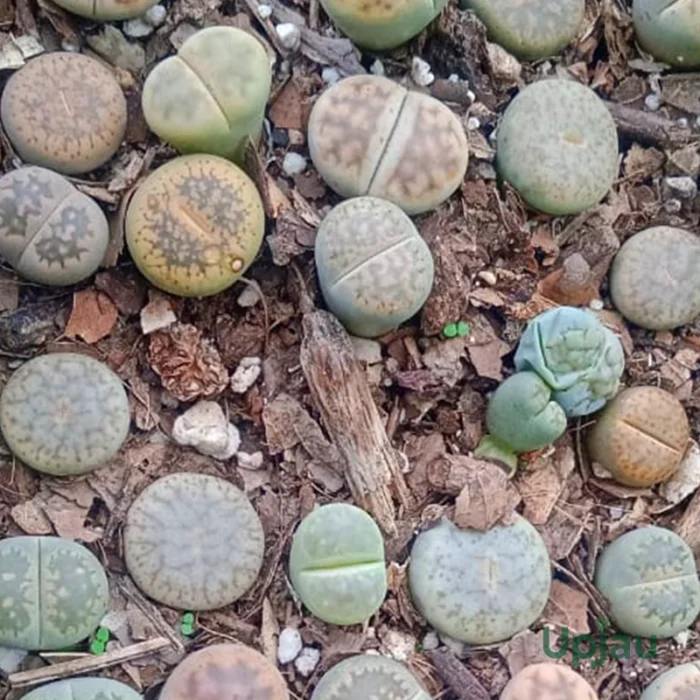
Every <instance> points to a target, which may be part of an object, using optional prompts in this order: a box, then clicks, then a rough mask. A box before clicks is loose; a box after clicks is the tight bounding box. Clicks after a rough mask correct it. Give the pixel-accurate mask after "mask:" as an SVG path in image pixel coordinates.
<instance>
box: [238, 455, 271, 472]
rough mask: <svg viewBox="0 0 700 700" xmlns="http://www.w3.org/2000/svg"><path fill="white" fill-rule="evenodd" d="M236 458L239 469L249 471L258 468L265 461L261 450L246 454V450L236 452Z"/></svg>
mask: <svg viewBox="0 0 700 700" xmlns="http://www.w3.org/2000/svg"><path fill="white" fill-rule="evenodd" d="M236 459H237V460H238V466H239V467H241V469H250V470H251V471H256V470H257V469H260V467H262V465H263V463H264V461H265V459H264V457H263V453H262V452H253V454H248V453H247V452H237V453H236Z"/></svg>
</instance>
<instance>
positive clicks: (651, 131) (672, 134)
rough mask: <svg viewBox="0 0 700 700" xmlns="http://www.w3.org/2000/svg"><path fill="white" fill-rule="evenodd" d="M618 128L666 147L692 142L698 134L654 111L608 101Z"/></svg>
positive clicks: (624, 132) (607, 103)
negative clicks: (644, 110)
mask: <svg viewBox="0 0 700 700" xmlns="http://www.w3.org/2000/svg"><path fill="white" fill-rule="evenodd" d="M605 106H606V107H607V108H608V110H609V111H610V114H612V116H613V119H614V120H615V124H617V128H618V129H619V130H620V131H621V132H622V133H623V134H626V135H627V136H631V137H632V138H635V139H639V140H640V141H645V142H651V143H655V144H657V145H660V146H664V147H666V148H668V147H673V146H682V145H683V144H686V143H690V141H692V140H693V139H694V138H697V135H696V134H693V132H692V130H691V129H689V128H688V127H683V126H679V125H678V124H677V123H676V122H674V121H671V120H670V119H666V118H665V117H662V116H660V115H658V114H654V113H652V112H643V111H642V110H640V109H635V108H634V107H627V106H626V105H621V104H617V103H615V102H606V103H605Z"/></svg>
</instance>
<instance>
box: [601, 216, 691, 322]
mask: <svg viewBox="0 0 700 700" xmlns="http://www.w3.org/2000/svg"><path fill="white" fill-rule="evenodd" d="M698 269H700V238H698V236H696V235H694V234H692V233H690V232H689V231H684V230H683V229H679V228H673V227H671V226H654V227H652V228H648V229H645V230H644V231H640V232H639V233H637V234H635V235H634V236H632V237H631V238H628V239H627V240H626V241H625V242H624V244H623V245H622V247H621V248H620V250H619V251H618V253H617V255H616V256H615V260H613V264H612V267H611V269H610V296H611V297H612V301H613V304H615V306H616V307H617V309H618V311H619V312H620V313H621V314H622V315H623V316H624V317H625V318H626V319H627V320H628V321H632V323H635V324H636V325H638V326H641V327H642V328H648V329H650V330H654V331H662V330H670V329H671V328H676V327H678V326H682V325H684V324H686V323H690V322H691V321H692V320H693V319H694V318H695V317H696V316H698V314H700V285H698V284H697V279H696V278H697V270H698Z"/></svg>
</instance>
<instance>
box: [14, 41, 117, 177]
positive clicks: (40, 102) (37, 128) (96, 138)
mask: <svg viewBox="0 0 700 700" xmlns="http://www.w3.org/2000/svg"><path fill="white" fill-rule="evenodd" d="M0 114H1V115H2V124H3V126H4V127H5V132H6V133H7V135H8V136H9V138H10V141H12V145H13V146H14V147H15V150H16V151H17V153H19V155H20V156H21V157H22V159H23V160H25V161H26V162H27V163H32V164H34V165H42V166H44V167H46V168H51V169H52V170H58V171H59V172H62V173H69V174H77V173H86V172H89V171H90V170H94V169H95V168H98V167H99V166H100V165H102V164H104V163H106V162H107V161H108V160H109V159H110V158H111V157H112V156H113V155H114V153H115V152H116V150H117V149H118V148H119V144H120V143H121V141H122V138H123V136H124V131H125V130H126V99H125V98H124V94H123V93H122V91H121V88H120V87H119V84H118V83H117V81H116V80H115V78H114V76H113V75H112V73H111V72H110V70H109V69H108V68H106V67H105V66H104V65H103V64H101V63H100V62H99V61H96V60H94V59H92V58H88V57H87V56H82V55H81V54H77V53H63V52H57V53H48V54H45V55H43V56H39V57H37V58H33V59H32V60H31V61H29V62H28V63H27V64H26V65H25V66H24V67H23V68H21V69H20V70H18V71H17V72H16V73H15V74H14V75H13V76H12V77H11V78H10V80H8V82H7V85H6V86H5V90H4V92H3V93H2V100H1V101H0Z"/></svg>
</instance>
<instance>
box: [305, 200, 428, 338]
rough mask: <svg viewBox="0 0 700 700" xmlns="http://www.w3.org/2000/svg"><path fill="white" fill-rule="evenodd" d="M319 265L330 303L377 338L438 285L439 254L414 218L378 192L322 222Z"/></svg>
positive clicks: (354, 329)
mask: <svg viewBox="0 0 700 700" xmlns="http://www.w3.org/2000/svg"><path fill="white" fill-rule="evenodd" d="M315 255H316V269H317V271H318V280H319V284H320V286H321V291H322V292H323V297H324V299H325V300H326V304H327V305H328V308H329V309H330V310H331V311H332V312H333V313H334V314H335V315H336V316H337V317H338V319H339V320H340V321H341V323H342V324H343V325H344V326H345V327H346V328H347V329H348V330H349V331H350V332H351V333H353V334H354V335H359V336H362V337H367V338H374V337H377V336H380V335H383V334H384V333H387V332H389V331H391V330H393V329H395V328H396V327H397V326H399V325H400V324H401V323H403V322H404V321H407V320H408V319H409V318H411V316H413V315H414V314H415V313H416V312H417V311H418V310H419V309H420V308H421V307H422V306H423V304H424V303H425V301H426V299H427V298H428V296H429V294H430V290H431V289H432V286H433V276H434V265H433V257H432V254H431V253H430V249H429V248H428V246H427V244H426V242H425V241H424V240H423V239H422V238H421V236H420V234H419V233H418V230H417V229H416V227H415V226H414V225H413V222H412V221H411V220H410V219H409V218H408V216H406V214H404V212H402V211H401V209H399V208H398V207H397V206H396V205H394V204H392V203H391V202H387V201H385V200H383V199H377V198H376V197H356V198H354V199H349V200H348V201H346V202H342V203H341V204H339V205H338V206H337V207H335V209H333V210H332V211H331V212H330V214H328V216H326V218H325V219H324V220H323V221H322V222H321V226H320V227H319V229H318V235H317V236H316V249H315Z"/></svg>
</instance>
